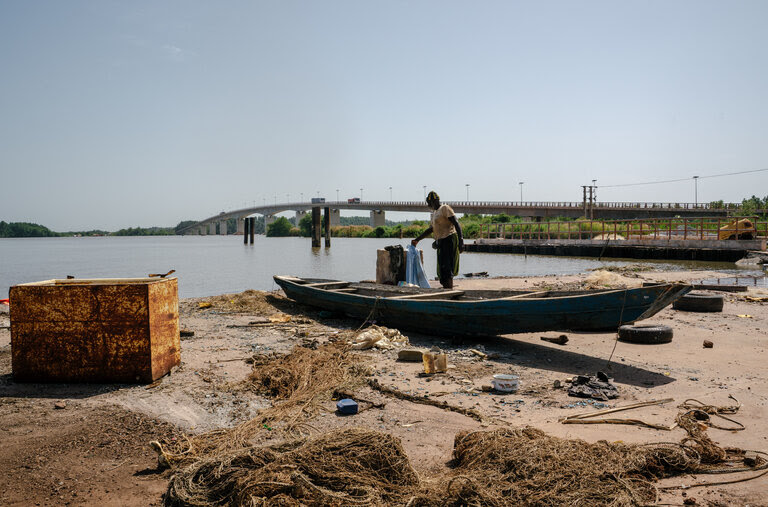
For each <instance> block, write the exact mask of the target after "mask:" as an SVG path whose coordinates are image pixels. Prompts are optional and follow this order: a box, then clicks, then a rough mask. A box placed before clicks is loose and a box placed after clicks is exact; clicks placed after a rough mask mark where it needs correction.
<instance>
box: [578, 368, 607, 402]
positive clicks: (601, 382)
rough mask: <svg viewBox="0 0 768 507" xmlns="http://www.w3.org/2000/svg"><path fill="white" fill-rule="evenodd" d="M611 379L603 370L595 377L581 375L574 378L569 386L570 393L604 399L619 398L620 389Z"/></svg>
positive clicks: (580, 396) (581, 396) (582, 396)
mask: <svg viewBox="0 0 768 507" xmlns="http://www.w3.org/2000/svg"><path fill="white" fill-rule="evenodd" d="M611 380H612V379H610V378H609V377H608V375H606V374H605V373H603V372H601V371H599V372H597V376H594V377H587V376H586V375H579V376H577V377H575V378H574V379H573V382H572V383H571V387H569V388H568V395H569V396H576V397H579V398H594V399H596V400H602V401H606V400H609V399H614V398H618V397H619V391H618V389H616V386H614V385H613V384H612V383H611Z"/></svg>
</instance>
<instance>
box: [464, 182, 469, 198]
mask: <svg viewBox="0 0 768 507" xmlns="http://www.w3.org/2000/svg"><path fill="white" fill-rule="evenodd" d="M464 186H465V187H467V202H469V183H464Z"/></svg>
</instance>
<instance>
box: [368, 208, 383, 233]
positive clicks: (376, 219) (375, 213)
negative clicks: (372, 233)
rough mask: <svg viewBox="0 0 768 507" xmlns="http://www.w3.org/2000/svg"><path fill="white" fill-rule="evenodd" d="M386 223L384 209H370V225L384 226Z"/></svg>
mask: <svg viewBox="0 0 768 507" xmlns="http://www.w3.org/2000/svg"><path fill="white" fill-rule="evenodd" d="M386 223H387V221H386V218H385V214H384V210H380V209H375V210H371V227H374V228H375V227H384V225H385V224H386Z"/></svg>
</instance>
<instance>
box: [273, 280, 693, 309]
mask: <svg viewBox="0 0 768 507" xmlns="http://www.w3.org/2000/svg"><path fill="white" fill-rule="evenodd" d="M274 278H275V279H280V280H281V281H283V282H285V283H288V284H291V285H293V286H295V287H303V288H304V289H305V290H307V289H308V290H310V291H319V293H325V294H334V295H338V296H341V297H344V298H347V297H349V298H353V299H360V298H363V299H366V300H372V301H376V300H384V301H388V302H389V301H394V302H399V303H400V302H401V303H409V302H415V301H419V302H420V303H427V302H428V303H450V304H452V305H477V304H488V303H503V302H507V301H509V302H518V301H553V300H561V301H566V300H571V299H577V298H585V297H594V296H597V295H601V296H602V295H611V294H619V293H630V292H638V293H641V292H644V291H648V290H649V289H653V288H659V287H666V288H667V289H666V291H664V292H668V291H669V290H671V289H672V288H673V287H676V286H677V287H680V288H681V289H682V288H683V287H686V286H687V285H688V284H681V283H659V284H656V285H648V286H645V287H633V288H626V287H625V288H623V289H605V290H597V291H595V292H589V293H586V294H572V295H562V296H549V297H515V298H514V299H507V298H504V297H499V298H492V299H476V300H470V301H461V300H456V299H439V298H436V299H428V300H427V299H425V300H417V299H411V300H408V299H396V298H395V297H393V296H390V297H387V296H369V295H365V294H355V293H348V292H334V291H332V290H328V289H322V288H320V287H312V286H307V285H306V284H301V283H297V282H295V281H294V280H296V279H298V278H297V277H286V276H283V275H274ZM289 278H292V279H289ZM301 280H304V279H301ZM341 281H342V280H328V282H329V283H330V282H341ZM353 283H356V282H350V284H353ZM357 283H359V282H357ZM426 294H429V293H426ZM662 295H663V293H660V294H659V296H662ZM657 299H658V298H657ZM665 306H666V305H665Z"/></svg>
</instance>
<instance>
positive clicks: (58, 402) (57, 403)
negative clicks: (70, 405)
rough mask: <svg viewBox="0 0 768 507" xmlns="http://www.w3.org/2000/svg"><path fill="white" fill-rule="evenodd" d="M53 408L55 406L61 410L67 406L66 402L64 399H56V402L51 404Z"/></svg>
mask: <svg viewBox="0 0 768 507" xmlns="http://www.w3.org/2000/svg"><path fill="white" fill-rule="evenodd" d="M53 408H55V409H56V410H63V409H65V408H67V402H66V401H57V402H56V403H54V404H53Z"/></svg>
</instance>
